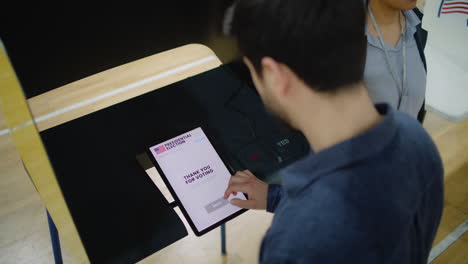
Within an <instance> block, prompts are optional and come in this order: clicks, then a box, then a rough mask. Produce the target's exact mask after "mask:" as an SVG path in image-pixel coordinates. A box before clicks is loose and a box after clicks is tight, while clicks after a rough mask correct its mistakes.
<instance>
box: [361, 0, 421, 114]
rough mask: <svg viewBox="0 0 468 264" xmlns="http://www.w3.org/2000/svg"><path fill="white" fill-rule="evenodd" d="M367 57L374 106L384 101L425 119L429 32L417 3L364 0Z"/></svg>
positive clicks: (367, 77)
mask: <svg viewBox="0 0 468 264" xmlns="http://www.w3.org/2000/svg"><path fill="white" fill-rule="evenodd" d="M365 1H366V10H367V25H366V36H367V58H366V68H365V71H364V82H365V84H366V86H367V88H368V92H369V96H370V97H371V99H372V101H373V102H374V103H379V102H385V103H388V104H389V105H391V106H392V107H393V108H394V109H397V110H398V111H402V112H405V113H408V114H409V115H411V116H412V117H414V118H417V119H418V120H419V121H420V122H421V123H422V122H423V120H424V116H425V113H426V112H425V110H424V99H425V93H426V60H425V57H424V46H425V44H426V39H427V32H426V31H424V30H423V29H422V27H421V19H422V13H421V12H420V11H419V10H418V9H417V8H416V0H365Z"/></svg>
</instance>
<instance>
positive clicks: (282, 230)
mask: <svg viewBox="0 0 468 264" xmlns="http://www.w3.org/2000/svg"><path fill="white" fill-rule="evenodd" d="M377 109H378V110H379V112H380V113H381V114H382V115H384V119H383V121H381V122H380V123H379V124H378V125H377V126H376V127H374V128H372V129H371V130H369V131H367V132H365V133H363V134H361V135H359V136H357V137H354V138H352V139H350V140H347V141H345V142H342V143H339V144H337V145H335V146H333V147H330V148H328V149H326V150H323V151H321V152H318V153H316V154H311V155H310V156H308V157H306V158H305V159H303V160H301V161H299V162H297V163H295V164H293V165H291V166H290V167H288V168H286V169H285V170H284V171H283V177H282V180H283V186H279V185H270V186H269V191H268V204H267V207H268V208H267V210H268V211H269V212H274V214H275V215H274V218H273V222H272V225H271V227H270V229H269V230H268V231H267V233H266V235H265V237H264V239H263V242H262V246H261V252H260V262H261V263H372V264H375V263H379V264H380V263H398V264H405V263H408V264H409V263H411V264H415V263H421V264H422V263H424V264H426V262H427V258H428V256H429V252H430V249H431V247H432V243H433V240H434V237H435V234H436V231H437V228H438V225H439V222H440V218H441V214H442V208H443V168H442V162H441V159H440V156H439V153H438V151H437V149H436V147H435V145H434V143H433V141H432V140H431V138H430V137H429V135H428V134H427V133H426V132H425V130H424V129H423V128H422V127H421V125H420V124H419V123H418V122H417V121H416V120H415V119H414V118H411V117H410V116H409V115H407V114H405V113H400V112H394V111H393V110H392V109H391V107H390V106H388V105H385V104H384V105H377Z"/></svg>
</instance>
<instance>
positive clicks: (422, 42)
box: [413, 8, 427, 123]
mask: <svg viewBox="0 0 468 264" xmlns="http://www.w3.org/2000/svg"><path fill="white" fill-rule="evenodd" d="M413 12H414V13H415V14H416V15H417V16H418V17H419V19H420V20H421V21H422V18H423V14H422V13H421V11H419V9H418V8H415V9H413ZM414 39H415V40H416V45H417V46H418V50H419V55H420V56H421V60H422V62H423V64H424V69H425V70H426V72H427V65H426V57H425V56H424V48H425V47H426V42H427V31H425V30H424V29H423V28H422V23H421V24H419V25H418V26H417V27H416V33H414ZM424 108H425V103H423V106H422V107H421V110H419V113H418V120H419V122H421V123H422V122H423V121H424V117H425V116H426V110H425V109H424Z"/></svg>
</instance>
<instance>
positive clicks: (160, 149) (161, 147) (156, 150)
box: [153, 145, 166, 154]
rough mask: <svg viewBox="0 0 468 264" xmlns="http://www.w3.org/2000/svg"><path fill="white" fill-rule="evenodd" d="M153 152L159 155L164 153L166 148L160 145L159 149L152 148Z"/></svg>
mask: <svg viewBox="0 0 468 264" xmlns="http://www.w3.org/2000/svg"><path fill="white" fill-rule="evenodd" d="M153 150H154V152H156V154H161V153H163V152H164V151H166V147H165V146H164V145H161V146H159V147H156V148H154V149H153Z"/></svg>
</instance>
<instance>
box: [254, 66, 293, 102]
mask: <svg viewBox="0 0 468 264" xmlns="http://www.w3.org/2000/svg"><path fill="white" fill-rule="evenodd" d="M261 65H262V76H263V80H264V82H266V83H267V85H268V86H269V87H271V89H272V90H273V92H274V93H275V94H277V95H278V96H286V95H287V93H288V92H289V84H290V82H291V78H292V76H291V71H290V70H289V68H288V67H287V66H286V65H284V64H282V63H280V62H277V61H276V60H275V59H273V58H271V57H264V58H262V61H261Z"/></svg>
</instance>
